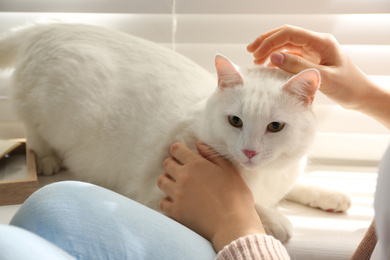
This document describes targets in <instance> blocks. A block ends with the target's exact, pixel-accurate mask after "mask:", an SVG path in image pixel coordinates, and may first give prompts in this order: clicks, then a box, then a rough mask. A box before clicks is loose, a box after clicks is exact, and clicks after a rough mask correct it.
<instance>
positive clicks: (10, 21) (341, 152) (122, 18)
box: [0, 0, 390, 162]
mask: <svg viewBox="0 0 390 260" xmlns="http://www.w3.org/2000/svg"><path fill="white" fill-rule="evenodd" d="M46 18H52V19H59V20H66V21H74V22H82V23H90V24H96V25H101V26H105V27H108V28H113V29H117V30H120V31H124V32H126V33H130V34H133V35H137V36H139V37H142V38H146V39H149V40H152V41H155V42H157V43H160V44H163V45H165V46H167V47H169V48H174V49H175V50H176V51H177V52H179V53H182V54H183V55H185V56H187V57H189V58H190V59H192V60H194V61H195V62H197V63H199V64H200V65H201V66H203V67H204V68H206V69H207V70H209V71H210V72H212V73H215V71H214V56H215V54H216V53H221V54H224V55H226V56H227V57H229V58H230V59H231V60H232V61H233V62H235V63H236V64H237V65H239V66H244V67H245V66H250V65H251V64H252V57H251V54H249V53H247V51H246V45H247V44H248V43H250V42H251V41H252V40H254V39H255V38H256V37H257V36H259V35H260V34H262V33H264V32H267V31H269V30H271V29H274V28H276V27H279V26H282V25H283V24H291V25H295V26H300V27H304V28H306V29H310V30H314V31H318V32H326V33H331V34H333V35H334V36H335V37H336V39H337V40H338V41H339V43H340V44H341V46H342V48H343V49H344V50H345V52H346V53H347V54H348V55H349V56H350V57H351V59H352V60H353V61H354V62H355V63H356V64H357V65H358V66H359V67H360V68H361V69H362V70H363V71H364V72H365V73H366V74H367V75H368V76H369V77H370V78H371V80H373V81H374V82H376V83H377V84H378V85H381V86H383V87H390V1H388V0H371V1H366V0H354V1H352V0H339V1H319V0H312V1H307V0H297V1H283V0H273V1H259V0H243V1H232V0H228V1H227V0H198V1H184V0H149V1H143V0H131V1H128V0H68V1H61V0H50V1H49V0H34V1H29V0H0V33H2V32H5V31H8V30H9V29H10V28H13V27H16V26H21V25H24V24H26V23H28V22H34V21H37V20H42V19H46ZM10 74H11V71H6V72H4V71H3V72H1V73H0V138H15V137H23V128H22V126H21V123H20V122H19V121H18V119H17V117H16V116H15V115H14V113H13V112H12V107H11V104H10V103H11V102H10V99H9V94H10V84H9V83H10ZM389 102H390V100H389ZM314 109H315V111H316V114H317V116H318V122H319V129H318V135H317V138H316V141H315V143H314V146H313V148H312V149H311V152H310V156H312V157H314V158H325V159H336V160H349V161H350V160H354V161H370V162H372V161H375V162H377V161H378V160H379V159H380V157H381V155H382V153H383V151H384V150H385V148H386V147H387V145H388V143H389V141H390V138H389V131H388V130H387V129H385V128H384V127H383V126H381V125H380V124H379V123H377V122H375V121H374V120H372V119H370V118H368V117H367V116H365V115H362V114H359V113H357V112H354V111H348V110H345V109H343V108H341V107H340V106H338V105H337V104H335V103H333V102H332V101H330V100H329V99H328V98H326V97H325V96H324V95H322V94H321V93H319V94H318V95H317V97H316V99H315V102H314ZM389 116H390V115H389Z"/></svg>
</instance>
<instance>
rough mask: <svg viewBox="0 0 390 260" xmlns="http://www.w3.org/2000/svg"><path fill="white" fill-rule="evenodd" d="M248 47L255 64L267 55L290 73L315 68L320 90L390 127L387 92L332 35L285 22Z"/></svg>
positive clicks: (263, 59)
mask: <svg viewBox="0 0 390 260" xmlns="http://www.w3.org/2000/svg"><path fill="white" fill-rule="evenodd" d="M247 49H248V51H249V52H251V53H253V56H254V58H255V60H254V62H255V64H263V63H265V62H266V61H267V59H268V58H270V60H271V62H272V64H273V65H274V66H277V67H279V68H281V69H282V70H285V71H287V72H290V73H299V72H300V71H302V70H305V69H308V68H316V69H318V70H319V71H320V73H321V80H322V82H321V87H320V90H321V92H323V93H324V94H325V95H327V96H328V97H329V98H331V99H332V100H334V101H335V102H337V103H339V104H340V105H342V106H343V107H345V108H347V109H353V110H356V111H359V112H362V113H364V114H366V115H368V116H370V117H372V118H374V119H376V120H377V121H379V122H380V123H382V124H383V125H384V126H386V127H387V128H389V129H390V91H389V90H387V89H384V88H381V87H379V86H377V85H375V84H374V83H372V82H371V81H370V80H369V79H368V78H367V76H366V75H365V74H364V73H363V72H362V71H361V70H360V69H359V68H358V67H357V66H356V65H355V64H354V63H353V62H352V61H351V60H350V59H349V58H348V57H347V56H346V55H345V53H344V52H343V51H342V50H341V48H340V46H339V44H338V42H337V41H336V39H335V38H334V37H333V36H332V35H330V34H325V33H317V32H312V31H309V30H305V29H302V28H299V27H293V26H289V25H285V26H283V27H280V28H277V29H274V30H272V31H269V32H267V33H265V34H263V35H261V36H259V37H258V38H257V39H256V40H255V41H254V42H252V43H251V44H249V45H248V47H247Z"/></svg>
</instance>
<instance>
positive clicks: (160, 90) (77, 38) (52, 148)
mask: <svg viewBox="0 0 390 260" xmlns="http://www.w3.org/2000/svg"><path fill="white" fill-rule="evenodd" d="M0 57H1V58H0V67H1V68H11V67H14V68H15V71H14V73H13V85H14V86H13V100H14V105H15V109H16V112H17V114H18V115H19V116H20V118H21V120H22V121H23V123H24V125H25V128H26V136H27V143H28V145H29V146H30V147H31V148H32V149H33V150H34V152H35V153H36V156H37V164H38V170H39V172H40V173H41V174H44V175H49V174H53V173H54V172H57V171H58V170H59V169H60V167H61V166H62V165H63V166H66V167H67V168H69V169H70V171H72V172H73V173H74V174H75V175H76V176H77V177H78V178H80V179H82V180H88V181H91V182H93V183H97V184H100V185H103V186H105V187H108V188H110V189H112V190H115V191H117V192H119V193H121V194H123V195H125V196H128V197H130V198H132V199H134V200H136V201H139V202H141V203H143V204H145V205H147V206H149V207H151V208H154V209H158V202H159V200H160V199H161V198H162V196H163V194H162V193H161V191H159V189H158V188H157V185H156V183H157V178H158V176H159V175H160V174H162V173H164V170H163V168H162V164H163V161H164V160H165V159H166V158H167V157H168V156H169V147H170V145H172V144H173V143H174V142H176V141H180V142H183V143H184V144H185V145H187V146H189V147H190V148H191V149H195V142H196V140H201V141H203V142H205V143H207V144H209V145H211V146H212V147H213V148H214V149H215V150H216V151H217V152H218V153H220V154H221V155H223V156H225V157H226V158H227V159H229V160H230V161H232V162H233V163H234V164H235V165H236V166H237V167H238V169H239V171H240V172H241V174H242V175H243V177H244V179H245V181H246V182H247V184H248V186H249V187H250V189H251V191H252V192H253V195H254V197H255V201H256V207H257V209H258V212H259V215H260V217H261V219H262V221H263V223H264V226H265V228H266V231H267V232H268V233H269V234H273V235H274V236H275V237H276V238H278V239H280V240H282V241H285V240H287V239H288V238H289V237H290V236H291V229H292V228H291V224H290V222H289V221H288V220H287V218H285V217H284V216H283V215H281V214H280V213H278V212H277V211H274V210H273V209H271V208H272V207H273V206H275V205H276V204H277V203H278V202H279V201H280V200H281V199H283V198H285V197H286V198H287V199H291V200H293V201H297V202H300V203H304V204H307V205H310V206H312V207H319V208H322V209H325V210H327V209H332V210H335V211H345V210H347V209H348V207H349V205H350V201H349V198H348V197H347V196H346V195H344V194H342V193H335V192H327V191H325V190H318V189H317V188H311V187H305V186H301V185H295V182H296V179H297V177H298V176H299V174H300V173H301V171H302V157H303V156H304V155H305V153H306V152H307V150H308V147H309V145H310V143H311V141H312V139H313V137H314V134H315V125H316V120H315V116H314V114H313V112H312V110H311V104H312V102H313V99H314V95H315V93H316V91H317V89H318V88H319V84H320V75H319V72H318V71H316V70H314V69H311V70H306V71H303V72H301V73H300V74H298V75H296V76H293V77H291V75H289V74H287V73H284V72H282V71H280V70H277V69H272V68H265V67H261V66H256V67H253V68H250V69H248V70H245V71H240V70H239V68H238V67H237V66H235V65H234V64H233V63H232V62H231V61H229V60H228V59H227V58H225V57H223V56H221V55H217V56H216V58H215V65H216V70H217V74H218V81H217V79H216V78H215V77H214V76H213V75H211V74H210V73H209V72H207V71H205V70H204V69H203V68H201V67H200V66H198V65H196V64H195V63H194V62H192V61H190V60H189V59H187V58H185V57H183V56H182V55H179V54H178V53H176V52H174V51H172V50H169V49H167V48H164V47H162V46H160V45H158V44H155V43H152V42H149V41H146V40H143V39H139V38H136V37H133V36H130V35H127V34H124V33H121V32H116V31H112V30H108V29H105V28H100V27H96V26H90V25H81V24H61V23H54V24H36V25H34V26H30V27H26V28H22V29H20V30H17V31H14V32H11V33H9V34H6V35H4V36H3V37H2V38H1V40H0Z"/></svg>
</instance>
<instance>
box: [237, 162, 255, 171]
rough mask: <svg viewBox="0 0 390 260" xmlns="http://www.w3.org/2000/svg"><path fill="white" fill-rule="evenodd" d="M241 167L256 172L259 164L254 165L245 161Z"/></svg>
mask: <svg viewBox="0 0 390 260" xmlns="http://www.w3.org/2000/svg"><path fill="white" fill-rule="evenodd" d="M241 165H242V167H243V168H244V169H247V170H256V169H257V168H259V164H257V163H254V162H252V161H247V162H245V163H241Z"/></svg>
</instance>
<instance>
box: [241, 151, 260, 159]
mask: <svg viewBox="0 0 390 260" xmlns="http://www.w3.org/2000/svg"><path fill="white" fill-rule="evenodd" d="M243 152H244V153H245V155H246V157H248V158H249V159H250V158H252V157H253V156H255V155H256V154H257V153H258V152H256V151H250V150H246V149H245V150H243Z"/></svg>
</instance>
